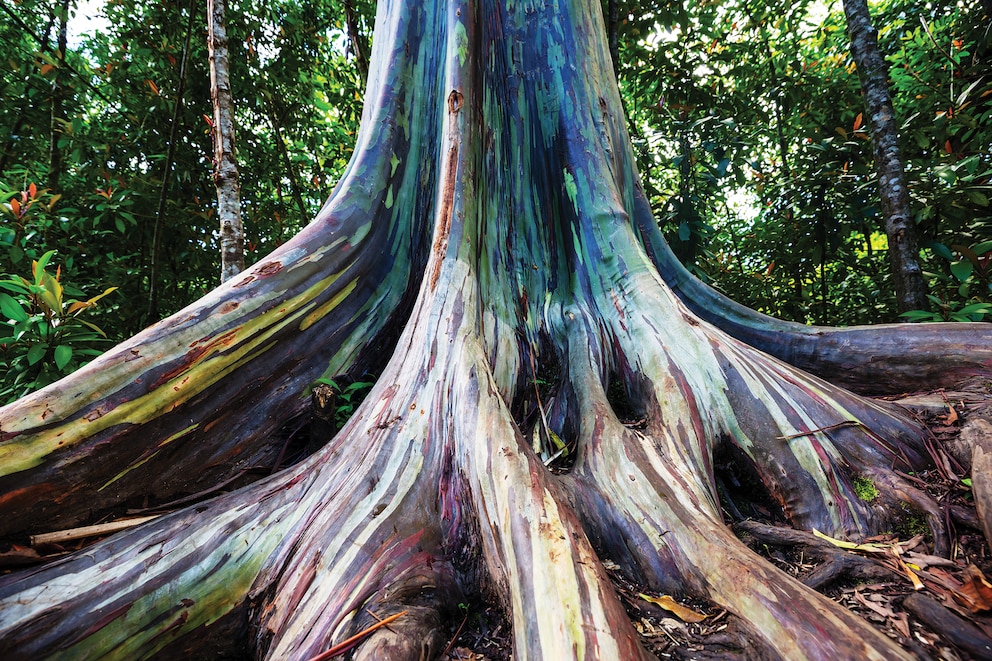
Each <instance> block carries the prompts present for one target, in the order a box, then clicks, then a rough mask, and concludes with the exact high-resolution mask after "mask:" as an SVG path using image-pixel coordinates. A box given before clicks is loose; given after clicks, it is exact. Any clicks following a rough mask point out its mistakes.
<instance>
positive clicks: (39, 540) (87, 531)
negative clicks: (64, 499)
mask: <svg viewBox="0 0 992 661" xmlns="http://www.w3.org/2000/svg"><path fill="white" fill-rule="evenodd" d="M159 516H161V515H160V514H154V515H152V516H141V517H138V518H136V519H122V520H120V521H111V522H110V523H100V524H97V525H95V526H83V527H81V528H70V529H68V530H58V531H56V532H46V533H42V534H40V535H31V546H38V545H39V544H61V543H62V542H71V541H72V540H75V539H85V538H87V537H97V536H99V535H109V534H110V533H114V532H120V531H121V530H127V529H128V528H133V527H134V526H137V525H140V524H142V523H145V522H146V521H151V520H152V519H157V518H158V517H159Z"/></svg>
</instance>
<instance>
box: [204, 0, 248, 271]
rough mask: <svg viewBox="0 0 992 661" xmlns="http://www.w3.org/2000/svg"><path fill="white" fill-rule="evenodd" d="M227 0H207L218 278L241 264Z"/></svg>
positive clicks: (242, 242)
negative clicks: (218, 255) (226, 14)
mask: <svg viewBox="0 0 992 661" xmlns="http://www.w3.org/2000/svg"><path fill="white" fill-rule="evenodd" d="M226 11H227V0H207V47H208V48H207V51H208V53H209V57H210V100H211V102H212V103H213V109H214V119H213V125H212V127H211V128H212V132H211V135H212V137H213V143H214V185H215V186H216V188H217V218H218V219H219V220H220V281H221V282H226V281H228V280H230V279H231V278H233V277H234V276H236V275H237V274H238V273H240V272H241V271H243V270H244V268H245V233H244V228H243V227H242V224H241V187H240V184H239V174H238V163H237V161H236V159H235V156H234V99H233V98H232V96H231V80H230V73H229V66H228V56H227V29H226V27H225V22H224V14H225V13H226Z"/></svg>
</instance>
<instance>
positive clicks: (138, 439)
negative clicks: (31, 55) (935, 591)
mask: <svg viewBox="0 0 992 661" xmlns="http://www.w3.org/2000/svg"><path fill="white" fill-rule="evenodd" d="M612 67H613V63H612V60H611V58H610V55H609V50H608V47H607V45H606V42H605V26H604V24H603V20H602V15H601V12H600V9H599V7H598V5H595V4H594V5H593V6H590V5H589V4H588V3H585V2H581V1H576V2H565V3H558V4H556V5H555V6H553V7H551V6H547V7H540V6H530V5H529V6H521V5H519V4H517V3H510V2H506V3H502V2H483V3H481V4H478V5H469V4H466V3H462V2H450V3H448V2H434V3H424V2H419V1H418V2H410V3H403V2H395V3H389V2H386V3H383V4H381V5H380V7H379V14H378V21H377V38H376V39H375V41H374V47H373V55H372V59H371V62H370V75H369V88H368V92H367V95H366V98H367V100H368V101H367V103H366V106H365V109H364V111H363V130H362V131H361V133H360V135H359V136H358V141H357V146H356V150H355V156H354V158H353V159H352V161H351V163H350V165H349V167H348V169H347V170H346V172H345V174H344V176H343V178H342V179H341V182H340V184H339V185H338V186H337V187H336V188H335V192H334V194H333V195H332V196H331V198H330V200H329V201H328V202H327V204H325V206H324V207H323V208H322V210H321V212H320V213H319V214H318V216H317V218H316V220H315V221H314V222H313V223H311V224H310V225H308V226H307V227H306V228H305V229H303V230H302V231H301V232H300V233H299V234H298V235H297V236H296V237H295V238H294V239H292V240H291V241H289V242H288V243H286V244H284V245H283V246H281V247H280V248H279V249H277V250H276V251H275V252H273V253H272V254H271V255H269V256H268V257H267V258H265V259H264V260H262V261H261V262H260V263H258V264H256V265H255V266H254V267H252V268H251V269H249V270H247V271H246V272H245V273H243V274H241V275H239V276H238V277H236V278H234V279H232V280H230V281H228V282H227V283H226V284H225V285H223V286H221V287H220V288H218V289H216V290H214V291H213V292H211V293H209V294H208V295H206V296H205V297H203V298H202V299H200V300H199V301H197V302H196V303H195V304H194V305H192V306H190V307H188V308H186V309H184V310H182V311H181V312H179V313H178V314H176V315H174V316H173V317H171V318H169V319H167V320H165V321H163V322H160V323H159V324H156V325H155V326H152V327H150V328H149V329H146V330H145V331H144V332H142V333H141V334H139V335H138V336H136V337H134V338H132V339H130V340H128V341H126V342H125V343H122V344H121V345H118V346H117V347H116V348H115V349H113V350H112V351H110V352H108V353H107V354H105V355H104V356H103V357H101V358H99V359H97V360H96V361H94V362H93V363H91V364H90V365H88V366H87V367H85V368H83V369H82V370H81V371H80V372H77V373H76V374H75V375H72V376H70V377H69V378H67V379H64V380H62V381H60V382H58V383H56V384H53V385H52V386H49V387H48V388H47V389H45V390H42V391H40V392H38V393H35V394H34V395H30V396H28V397H26V398H23V399H21V400H19V401H18V402H16V403H15V404H13V405H10V406H8V407H5V408H4V409H2V410H0V420H2V422H0V429H2V430H3V440H2V445H0V452H2V453H3V454H2V456H3V462H2V464H0V467H2V471H3V473H4V474H3V475H2V477H0V493H3V494H5V495H4V496H3V498H2V500H0V511H2V512H3V514H4V515H3V516H2V517H0V525H2V526H3V530H4V531H5V532H7V533H13V532H16V531H20V530H23V529H25V528H30V527H31V526H33V525H37V522H46V523H47V524H48V525H63V524H71V523H73V522H76V521H78V520H79V519H80V518H82V517H84V516H90V515H91V514H92V513H93V512H94V511H107V510H109V509H112V508H113V507H115V506H119V505H120V504H122V503H124V502H126V501H128V500H131V499H133V498H137V497H139V496H140V497H144V496H148V497H150V498H156V499H169V498H172V497H175V496H177V495H180V494H181V493H185V492H187V491H196V490H198V489H200V488H201V487H205V486H206V487H211V486H212V487H216V486H217V485H218V484H225V483H230V480H232V479H235V478H236V476H238V474H239V473H240V472H241V471H243V470H244V469H245V467H246V466H252V465H254V464H255V463H256V462H257V463H260V464H263V465H269V466H271V465H272V462H271V461H268V459H270V458H271V457H272V456H274V455H277V446H280V445H282V440H281V439H277V438H275V437H274V436H273V432H274V431H276V430H277V429H278V428H280V427H282V426H284V425H285V426H286V427H287V428H292V427H293V426H296V425H298V424H299V419H298V417H297V418H296V419H294V416H299V415H300V414H302V413H303V412H304V411H305V406H306V402H307V401H308V398H307V397H306V393H307V389H308V388H309V387H310V386H311V385H312V384H314V383H315V382H317V381H318V380H319V379H329V378H333V377H337V376H345V375H356V374H362V373H364V372H365V371H368V370H372V371H376V372H377V371H379V369H380V368H381V369H382V373H381V375H380V377H379V379H378V381H377V382H376V386H375V388H374V389H373V390H372V392H371V393H370V394H369V396H368V398H367V399H366V401H365V403H364V404H363V405H362V406H361V407H360V409H359V410H358V411H357V412H356V415H355V416H354V417H352V418H351V419H350V420H349V422H348V424H347V425H346V426H345V428H344V429H343V430H342V431H341V432H340V433H339V434H338V435H337V436H335V437H334V438H333V439H327V440H328V443H327V444H326V445H325V446H324V447H323V448H322V449H321V450H319V451H318V452H317V453H316V454H314V455H313V456H312V457H310V458H309V459H307V460H306V461H303V462H302V463H300V464H297V465H295V466H293V467H290V468H288V469H286V470H283V471H279V472H276V473H275V474H273V475H271V476H270V477H268V478H266V479H263V480H261V481H258V482H256V483H254V484H253V485H250V486H248V487H247V488H244V489H241V490H237V491H234V492H231V493H229V494H226V495H222V496H219V497H217V498H216V499H214V500H211V501H209V502H204V503H200V504H198V505H196V506H194V507H192V508H189V509H184V510H180V511H177V512H175V513H173V514H170V515H167V516H164V517H162V518H160V519H157V520H156V521H153V522H151V523H149V524H146V525H145V526H143V527H140V528H137V529H134V530H132V531H130V532H128V533H125V534H123V535H121V536H118V537H114V538H111V539H109V540H107V541H105V542H103V543H101V544H98V545H96V546H93V547H91V548H89V549H87V551H86V553H85V554H80V555H77V556H72V557H69V558H66V559H64V560H62V561H60V562H57V563H54V564H52V565H49V566H48V567H46V568H43V569H41V570H39V571H35V572H30V573H26V574H20V575H14V576H11V577H9V578H6V579H4V580H3V581H2V582H0V608H3V612H4V614H5V617H4V619H3V621H2V622H0V649H3V652H4V653H5V654H6V655H7V656H8V657H13V656H14V655H15V654H17V655H20V656H23V657H32V658H34V657H39V656H54V655H73V654H78V655H81V656H87V655H92V656H102V657H107V656H114V655H116V656H120V657H125V658H136V657H145V656H152V655H154V654H161V655H163V656H177V655H179V654H190V653H192V652H194V651H200V650H203V649H204V648H203V647H202V646H203V645H209V646H211V647H210V648H209V653H212V654H215V653H217V652H230V651H240V650H239V646H247V647H249V648H250V651H251V652H252V653H254V654H255V655H257V656H267V657H270V658H312V657H313V656H315V655H317V654H320V653H323V652H324V651H326V650H327V649H328V647H330V646H331V645H332V644H333V643H334V642H337V641H340V640H342V639H345V638H347V637H348V636H349V634H351V633H353V632H355V631H357V630H361V629H362V628H364V626H365V624H366V622H367V621H369V620H371V619H372V618H373V617H374V616H380V617H381V616H385V615H389V614H392V613H405V615H404V617H403V620H404V622H403V625H402V626H399V625H398V624H397V626H396V627H394V629H393V630H388V629H383V630H380V631H379V632H378V633H377V634H375V635H374V636H372V637H371V638H369V639H367V640H366V641H365V642H363V643H362V645H361V648H360V649H359V650H357V651H356V655H357V656H359V657H364V658H387V657H391V656H399V655H401V654H402V655H412V654H418V655H424V656H431V655H434V654H436V653H437V652H438V651H439V649H440V641H441V633H440V631H441V627H442V623H443V622H444V621H445V619H447V618H450V614H451V613H452V612H456V611H457V604H458V603H459V602H460V601H461V600H462V598H463V596H464V594H465V592H466V591H468V592H472V591H481V590H488V591H489V593H490V594H492V595H493V596H494V597H495V598H497V599H499V601H500V603H502V604H503V606H504V607H505V608H506V610H507V612H508V616H509V619H510V621H511V623H512V627H513V636H514V656H515V658H565V657H572V656H578V657H587V658H598V657H609V658H644V657H646V656H647V655H646V653H645V652H644V651H643V650H642V649H641V648H640V646H639V644H638V640H637V637H636V633H635V631H634V629H633V627H632V626H631V625H630V623H629V620H628V619H627V618H626V617H625V613H624V610H623V607H622V605H621V603H620V601H619V599H618V597H617V595H616V594H615V592H614V589H613V587H612V585H611V583H610V582H609V580H608V578H607V576H606V572H605V569H604V566H603V563H602V560H601V559H602V558H609V559H611V560H612V561H613V562H615V563H616V564H617V565H618V566H619V567H620V569H621V570H622V571H623V572H624V573H625V574H627V575H629V576H633V577H637V578H638V580H639V581H642V582H643V583H644V584H646V585H649V586H650V587H651V588H652V589H653V590H657V591H664V592H666V593H676V594H691V595H693V596H694V597H696V598H699V599H705V600H707V601H708V602H709V603H711V604H712V605H713V606H714V607H719V608H724V609H726V610H727V611H728V612H729V613H730V614H731V616H729V617H728V619H729V620H731V622H730V624H731V625H732V628H731V629H730V630H731V631H732V632H734V633H737V634H738V637H737V638H736V640H734V642H733V644H734V645H737V646H739V647H738V649H744V650H745V651H744V652H743V653H744V654H745V655H746V656H750V657H760V656H766V655H767V656H780V657H784V658H866V659H874V658H908V657H909V654H908V653H907V652H905V651H904V650H903V649H901V648H900V647H898V646H897V645H896V643H894V642H893V641H892V640H890V639H889V638H888V637H887V636H885V635H883V634H881V633H879V632H878V631H876V630H875V629H874V628H872V627H871V626H870V625H868V624H866V623H865V622H864V621H863V620H861V619H859V618H858V617H856V616H854V615H852V614H851V613H850V612H849V611H847V610H845V609H843V608H841V607H839V606H838V605H837V604H836V603H834V602H833V601H831V600H829V599H826V598H825V597H823V596H821V595H819V594H818V593H816V592H814V591H812V590H810V589H809V588H807V587H805V586H803V585H802V584H800V583H798V582H797V581H796V580H795V579H794V578H792V577H791V576H789V575H787V574H786V573H784V572H781V571H780V570H778V569H776V568H775V567H773V566H772V565H771V564H769V563H767V562H766V561H764V560H762V559H760V558H758V557H757V556H755V555H754V554H752V553H751V552H750V551H749V550H747V548H746V547H745V546H744V545H743V543H742V542H741V541H740V540H739V539H738V538H737V537H736V536H735V534H734V532H733V531H732V530H731V529H730V528H729V527H728V526H727V525H725V521H724V518H723V513H722V508H721V504H720V500H719V496H718V493H717V488H716V478H715V472H716V471H717V470H718V467H719V466H721V465H724V462H721V461H720V458H722V457H732V458H733V459H734V463H736V465H737V466H738V467H740V469H741V470H744V471H747V473H748V474H749V475H751V476H752V477H753V481H751V482H750V483H749V488H748V489H747V492H748V493H747V494H744V493H740V494H731V495H729V496H727V497H728V498H729V499H730V500H731V501H733V499H735V498H736V499H738V500H739V501H740V502H742V503H743V502H745V501H752V500H753V499H755V498H760V499H761V500H762V501H763V502H764V503H767V504H768V505H769V506H770V507H773V508H774V509H775V510H776V512H777V514H778V515H779V516H781V518H782V519H783V520H784V521H788V522H790V523H791V524H792V525H793V526H796V527H798V528H802V529H806V530H809V529H817V530H820V531H823V532H825V533H827V534H829V535H833V536H850V537H858V538H860V537H863V536H866V535H871V534H874V533H877V532H879V531H881V530H887V529H889V528H891V526H892V525H893V523H894V520H895V518H896V517H898V516H900V515H901V514H902V512H903V511H904V508H909V509H911V510H914V511H917V512H919V513H920V515H921V516H923V517H925V518H926V520H927V521H928V523H929V525H930V527H931V534H932V539H933V551H934V553H937V554H942V553H946V552H947V551H948V549H949V540H948V535H947V531H946V529H945V523H944V518H943V516H942V513H941V511H940V510H939V508H938V507H937V505H936V503H935V502H934V501H933V500H932V499H931V497H930V496H928V495H927V494H926V493H924V492H922V491H921V490H919V489H917V488H916V487H915V486H914V484H913V483H912V482H911V481H910V480H908V479H907V478H906V477H905V475H904V473H908V472H914V473H915V472H918V471H920V470H922V469H924V468H926V467H928V466H930V465H931V462H932V457H931V455H930V453H929V451H928V448H929V445H928V443H929V437H928V436H927V434H926V432H925V430H924V428H923V427H922V426H921V424H920V423H919V422H918V421H917V420H915V419H913V418H911V417H909V416H907V415H906V414H905V413H904V412H903V411H902V410H901V409H899V408H897V407H895V406H892V405H890V404H888V403H886V402H880V401H873V400H868V399H864V398H861V397H859V396H857V395H854V394H851V393H850V392H847V391H845V390H843V389H841V388H839V387H837V386H834V385H830V384H828V383H827V382H826V381H823V380H821V379H820V378H817V377H815V376H812V375H810V374H808V373H805V372H803V371H801V370H800V369H799V368H798V367H796V366H797V365H798V366H801V367H805V368H809V369H811V370H814V371H816V372H817V373H820V374H822V375H825V376H829V377H830V378H831V379H833V380H835V381H841V382H843V383H845V384H846V385H849V386H852V387H856V388H859V389H861V390H873V391H876V392H877V391H882V390H887V391H890V392H891V391H896V392H899V391H903V390H905V389H908V388H918V387H921V386H923V385H924V384H926V385H931V386H949V385H952V384H954V383H956V382H957V380H959V379H962V378H966V377H972V378H978V379H980V380H982V386H983V387H984V386H985V384H986V382H987V380H988V378H989V376H990V375H989V371H988V366H989V364H990V361H992V353H990V348H989V347H990V346H992V344H990V341H992V331H990V330H989V327H988V326H987V325H977V324H956V325H921V326H899V325H891V326H882V327H872V328H853V329H840V330H831V329H826V328H810V327H807V326H802V325H797V324H790V323H786V322H777V321H774V320H772V319H770V318H767V317H764V316H762V315H760V314H757V313H754V312H751V311H749V310H746V309H743V308H741V307H740V306H737V305H735V304H733V303H731V302H730V301H728V300H727V299H725V298H723V297H721V296H720V295H719V294H717V293H716V292H715V291H714V290H712V289H709V288H707V287H706V286H705V285H703V284H702V283H700V282H699V281H698V280H696V279H694V278H692V277H691V276H690V275H689V273H688V271H687V270H686V269H685V268H683V267H682V266H681V264H680V263H679V262H678V260H676V259H675V256H674V254H673V253H672V251H671V250H670V249H669V248H668V247H667V245H666V244H665V242H664V240H663V238H662V235H661V233H660V231H659V229H658V226H657V224H656V220H655V218H654V216H653V214H652V211H651V208H650V205H649V200H648V197H647V195H646V194H645V191H644V189H643V188H642V187H641V185H640V183H639V180H638V178H637V175H636V168H635V162H634V153H633V151H632V150H631V148H630V145H629V141H628V137H627V132H626V129H625V124H626V121H625V119H624V115H623V112H622V110H621V101H620V97H619V95H618V93H617V88H616V85H615V79H614V78H613V74H612ZM693 310H698V311H699V313H698V314H705V315H707V316H708V317H709V318H711V319H712V320H713V321H715V322H717V323H718V324H719V325H720V326H722V327H723V328H725V329H727V330H728V331H730V332H732V333H733V334H734V335H736V336H737V338H738V339H735V338H734V337H732V336H731V335H728V334H727V333H726V332H724V331H722V330H720V329H718V328H717V327H716V326H714V325H711V324H710V323H707V322H706V321H704V320H702V319H701V318H700V317H699V316H697V313H696V312H693ZM742 340H743V341H742ZM754 347H759V348H761V349H764V350H765V351H767V352H770V353H771V354H775V355H778V356H779V357H781V358H782V359H786V360H788V361H790V362H791V363H793V364H792V365H790V364H788V363H787V362H783V360H780V359H777V358H773V357H772V356H771V355H769V353H765V352H764V351H758V350H756V349H755V348H754ZM390 354H391V355H390ZM869 358H870V360H869ZM384 363H385V364H384ZM542 384H543V387H544V388H545V391H544V392H543V393H542V392H540V389H541V387H542ZM565 450H567V455H566V453H565ZM555 461H558V462H559V463H558V464H557V468H558V472H557V473H553V472H551V471H550V470H549V469H548V465H549V464H552V463H554V462H555ZM190 467H195V470H191V469H190ZM859 476H862V477H864V476H867V477H869V478H870V479H871V481H872V482H873V484H874V485H876V488H877V490H878V497H877V498H876V499H873V500H871V502H868V501H866V500H863V499H861V498H859V497H858V495H857V493H856V489H855V482H856V479H857V478H858V477H859ZM150 485H151V486H150ZM756 493H758V494H760V495H755V494H756ZM56 588H57V589H56ZM53 621H57V623H58V626H52V623H53ZM397 622H398V621H397ZM810 631H816V632H817V635H810Z"/></svg>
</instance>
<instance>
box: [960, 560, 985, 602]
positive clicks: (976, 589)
mask: <svg viewBox="0 0 992 661" xmlns="http://www.w3.org/2000/svg"><path fill="white" fill-rule="evenodd" d="M964 578H965V584H964V585H962V586H961V589H960V590H959V591H958V594H960V595H962V596H963V597H965V599H966V600H967V602H966V603H965V604H964V605H965V606H967V607H968V608H969V609H970V610H971V612H972V613H979V612H982V611H987V610H990V609H992V584H990V583H989V582H988V580H987V579H986V578H985V575H984V574H982V570H981V569H979V568H978V567H976V566H975V565H968V568H967V569H965V571H964ZM959 601H961V600H960V599H959Z"/></svg>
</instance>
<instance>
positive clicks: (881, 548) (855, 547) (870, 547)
mask: <svg viewBox="0 0 992 661" xmlns="http://www.w3.org/2000/svg"><path fill="white" fill-rule="evenodd" d="M813 534H814V535H815V536H816V537H819V538H820V539H823V540H826V541H828V542H830V543H831V544H833V545H834V546H836V547H838V548H842V549H847V550H849V551H863V552H865V553H885V552H886V551H888V550H889V549H890V548H892V544H855V543H854V542H846V541H844V540H843V539H836V538H834V537H831V536H830V535H824V534H823V533H822V532H820V531H819V530H817V529H816V528H814V529H813Z"/></svg>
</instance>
